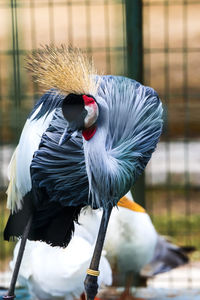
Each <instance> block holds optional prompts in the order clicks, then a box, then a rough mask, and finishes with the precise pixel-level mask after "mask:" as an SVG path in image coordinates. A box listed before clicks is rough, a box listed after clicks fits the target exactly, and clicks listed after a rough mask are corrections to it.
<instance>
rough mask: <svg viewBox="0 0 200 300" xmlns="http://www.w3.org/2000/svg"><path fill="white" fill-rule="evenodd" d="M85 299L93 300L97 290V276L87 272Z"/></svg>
mask: <svg viewBox="0 0 200 300" xmlns="http://www.w3.org/2000/svg"><path fill="white" fill-rule="evenodd" d="M84 286H85V293H86V300H94V299H95V296H96V294H97V292H98V284H97V277H96V276H93V275H89V274H87V276H86V278H85V281H84Z"/></svg>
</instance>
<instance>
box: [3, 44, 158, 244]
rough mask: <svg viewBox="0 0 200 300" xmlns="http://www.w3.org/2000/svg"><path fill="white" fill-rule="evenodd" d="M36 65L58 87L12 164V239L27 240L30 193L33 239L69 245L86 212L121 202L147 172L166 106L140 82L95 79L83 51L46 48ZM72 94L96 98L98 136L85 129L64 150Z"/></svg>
mask: <svg viewBox="0 0 200 300" xmlns="http://www.w3.org/2000/svg"><path fill="white" fill-rule="evenodd" d="M28 68H29V70H32V71H33V73H34V76H36V77H37V80H38V81H40V82H41V83H42V84H43V85H45V86H46V87H47V86H48V87H51V88H53V89H51V90H49V91H48V92H47V93H46V94H45V95H43V97H42V98H41V99H40V100H39V102H38V103H37V104H36V105H35V107H34V109H33V111H32V113H31V114H30V116H29V118H28V120H27V122H26V124H25V126H24V129H23V131H22V135H21V138H20V141H19V144H18V146H17V149H16V153H15V155H14V157H13V160H12V162H11V166H10V169H11V176H10V177H11V178H10V186H9V189H8V207H9V208H10V209H11V211H12V212H14V214H13V215H12V214H11V215H10V218H9V221H8V224H7V227H6V229H5V235H4V236H5V238H6V239H9V237H10V236H13V235H17V236H21V233H22V232H21V229H20V231H19V232H17V230H16V228H17V227H16V228H14V223H15V222H17V220H19V218H20V220H21V221H20V224H21V225H22V224H25V222H23V220H26V218H27V217H26V216H25V215H26V209H25V204H24V201H25V199H27V198H26V195H27V194H28V195H29V197H28V199H29V201H30V203H31V204H30V206H29V207H32V209H33V224H32V227H31V231H30V232H31V233H30V235H29V238H31V239H34V240H37V239H41V240H43V241H46V242H47V243H50V244H52V245H54V246H56V245H60V246H66V245H67V243H68V242H69V240H70V237H71V231H73V221H75V220H77V218H78V214H79V211H80V209H81V208H82V207H84V206H86V205H90V206H91V207H93V208H99V207H103V208H105V209H107V208H108V206H110V205H111V206H114V205H116V204H117V202H118V200H119V199H120V198H121V197H122V196H123V195H124V194H125V193H127V192H128V190H129V189H130V187H131V186H132V185H133V184H134V183H135V181H136V179H137V178H138V176H139V175H140V174H141V173H142V172H143V170H144V168H145V166H146V164H147V163H148V161H149V159H150V157H151V154H152V152H153V151H154V150H155V147H156V144H157V142H158V140H159V137H160V134H161V130H162V106H161V102H160V100H159V98H158V95H157V94H156V92H155V91H154V90H153V89H151V88H149V87H145V86H143V85H141V84H140V83H138V82H136V81H134V80H131V79H128V78H125V77H120V76H95V73H94V68H93V67H92V64H91V63H90V62H89V60H88V59H87V58H86V57H85V56H84V55H83V54H82V53H81V52H80V50H78V49H72V48H66V47H65V46H62V47H61V49H58V48H57V47H54V46H46V47H44V48H43V49H42V50H38V51H36V52H35V53H33V55H32V57H31V58H29V59H28ZM72 92H73V93H75V94H83V93H84V94H92V96H93V97H94V99H95V100H96V102H95V103H97V105H98V110H99V115H98V119H97V121H96V124H95V126H96V132H95V134H94V136H93V137H92V138H91V139H89V140H87V141H86V140H84V138H83V137H82V133H81V131H79V132H77V134H75V135H74V134H73V135H71V139H70V140H67V141H66V142H65V143H62V145H61V143H60V140H62V137H63V133H64V132H65V131H66V130H68V129H69V128H70V126H69V123H68V121H67V120H66V119H65V117H64V115H63V112H62V104H63V100H64V99H65V96H66V94H68V93H72ZM79 96H80V97H81V95H79ZM18 210H20V211H19V212H18ZM62 210H63V211H62ZM72 212H73V213H72ZM70 214H71V217H70ZM58 220H62V222H63V226H62V225H61V223H60V222H59V221H58ZM67 222H68V224H66V223H67ZM64 223H65V224H64ZM60 226H62V234H60V237H59V238H57V237H56V231H57V232H60ZM20 228H22V227H20ZM47 228H49V231H48V230H47ZM65 230H66V231H67V232H66V234H65V235H64V231H65ZM50 231H52V234H51V232H50Z"/></svg>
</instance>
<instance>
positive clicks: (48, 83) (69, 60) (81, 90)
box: [27, 45, 98, 95]
mask: <svg viewBox="0 0 200 300" xmlns="http://www.w3.org/2000/svg"><path fill="white" fill-rule="evenodd" d="M27 69H28V71H29V72H30V73H31V74H32V75H33V78H34V80H35V81H36V82H38V83H39V84H41V85H42V86H43V87H44V88H45V89H51V88H56V89H57V90H59V91H60V93H61V94H65V95H67V94H70V93H76V94H89V95H93V94H96V91H97V88H98V83H97V82H95V81H94V80H93V78H92V77H93V76H94V75H95V74H96V70H95V68H94V64H93V62H92V59H91V60H89V59H88V57H87V56H86V55H85V54H84V53H83V52H82V51H81V50H80V49H78V48H72V47H66V46H65V45H61V47H60V48H59V47H56V46H54V45H51V46H48V45H46V46H43V47H42V49H38V50H35V51H34V52H33V53H32V54H30V55H29V56H28V57H27Z"/></svg>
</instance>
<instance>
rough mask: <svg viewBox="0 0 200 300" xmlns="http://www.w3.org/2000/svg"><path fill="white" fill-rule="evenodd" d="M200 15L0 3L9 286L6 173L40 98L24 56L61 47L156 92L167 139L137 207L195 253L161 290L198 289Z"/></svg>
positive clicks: (41, 1) (178, 10)
mask: <svg viewBox="0 0 200 300" xmlns="http://www.w3.org/2000/svg"><path fill="white" fill-rule="evenodd" d="M131 2H132V4H131ZM133 3H134V4H133ZM131 6H135V8H134V9H132V10H130V9H129V7H131ZM199 12H200V0H199V1H198V0H188V1H187V0H170V1H165V0H143V1H138V0H134V1H131V0H129V1H128V0H127V1H125V0H73V1H72V0H71V1H68V0H11V1H9V0H0V274H1V275H0V276H1V285H3V280H4V278H5V276H6V275H5V274H6V273H5V271H7V270H8V262H9V260H10V258H11V255H12V250H13V247H14V243H8V242H4V241H3V238H2V232H3V228H4V226H5V223H6V220H7V217H8V211H7V210H6V194H5V191H6V186H7V183H8V180H7V166H8V163H9V160H10V158H11V155H12V152H13V149H14V148H15V146H16V143H17V141H18V139H19V136H20V132H21V129H22V127H23V124H24V122H25V120H26V118H27V115H28V113H29V111H30V110H31V108H32V106H33V104H34V103H35V101H36V100H37V99H38V98H39V95H40V93H39V89H38V86H37V85H36V84H34V83H33V82H32V79H31V78H30V77H29V76H28V75H27V73H26V70H25V69H24V65H25V61H24V58H25V56H26V54H27V52H29V51H31V50H32V49H35V48H38V47H39V46H40V45H41V44H49V43H50V42H53V43H55V44H57V45H60V44H61V43H65V44H71V45H72V46H78V47H80V48H82V49H83V50H85V51H86V52H88V53H89V54H91V55H92V56H93V58H94V61H95V65H96V67H97V70H98V71H99V73H103V74H113V75H123V76H130V77H133V78H135V79H137V80H139V81H143V83H144V84H145V85H149V86H152V87H153V88H154V89H155V90H156V91H157V92H158V94H159V96H160V98H161V99H162V101H163V104H164V108H165V113H164V118H165V126H164V132H163V135H162V138H161V141H160V143H159V145H158V147H157V151H156V152H155V153H154V154H153V157H152V160H151V162H150V163H149V165H148V167H147V169H146V173H145V177H143V178H142V179H141V180H140V182H139V184H138V187H137V190H136V195H135V197H136V199H135V200H136V201H137V202H139V203H141V204H143V205H144V206H145V207H146V209H147V211H148V213H149V214H150V215H151V217H152V220H153V222H154V225H155V226H156V229H157V230H158V232H159V233H160V234H162V235H165V236H169V237H170V238H171V239H172V241H173V242H175V243H177V244H179V245H187V246H195V247H196V249H197V251H196V252H194V253H193V254H192V255H191V261H192V263H191V264H190V266H189V267H188V268H187V270H186V272H185V273H184V274H183V272H181V274H179V275H180V278H179V277H177V274H176V276H175V277H173V274H167V275H165V276H164V277H162V276H161V279H160V286H162V285H163V286H166V285H167V286H169V287H172V286H173V284H175V282H179V283H180V284H181V283H183V282H184V286H185V287H196V286H198V280H197V279H196V278H195V276H192V274H193V273H192V272H193V270H196V268H198V267H200V234H199V228H200V205H199V204H198V199H199V197H200V185H199V184H200V118H199V116H200V18H199ZM144 185H145V192H144ZM5 280H6V279H5ZM150 283H151V284H152V285H153V284H154V281H153V280H151V282H150ZM156 284H157V282H156Z"/></svg>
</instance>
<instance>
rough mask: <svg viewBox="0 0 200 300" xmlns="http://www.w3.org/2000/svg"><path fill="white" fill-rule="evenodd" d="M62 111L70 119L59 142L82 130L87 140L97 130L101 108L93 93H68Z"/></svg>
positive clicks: (61, 142)
mask: <svg viewBox="0 0 200 300" xmlns="http://www.w3.org/2000/svg"><path fill="white" fill-rule="evenodd" d="M62 112H63V116H64V117H65V119H66V120H67V121H68V128H67V129H66V130H65V132H64V134H63V135H62V137H61V139H60V142H59V144H63V143H64V142H65V141H67V140H68V139H70V137H71V136H73V135H74V134H76V132H77V131H82V135H83V137H84V138H85V139H86V140H90V139H91V138H92V137H93V135H94V134H95V132H96V121H97V118H98V115H99V109H98V105H97V102H96V101H95V98H94V97H93V96H91V95H77V94H69V95H67V96H66V97H65V98H64V100H63V103H62Z"/></svg>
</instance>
